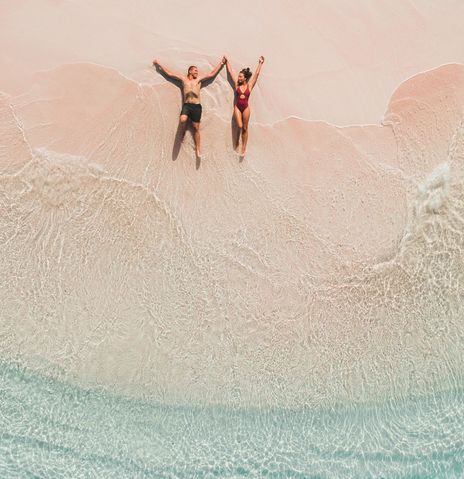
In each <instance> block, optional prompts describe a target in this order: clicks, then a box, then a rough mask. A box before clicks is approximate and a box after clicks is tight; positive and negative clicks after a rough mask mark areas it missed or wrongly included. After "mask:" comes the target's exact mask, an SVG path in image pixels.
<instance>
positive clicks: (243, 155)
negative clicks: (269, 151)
mask: <svg viewBox="0 0 464 479" xmlns="http://www.w3.org/2000/svg"><path fill="white" fill-rule="evenodd" d="M245 155H246V150H243V149H242V152H241V153H240V156H242V157H245Z"/></svg>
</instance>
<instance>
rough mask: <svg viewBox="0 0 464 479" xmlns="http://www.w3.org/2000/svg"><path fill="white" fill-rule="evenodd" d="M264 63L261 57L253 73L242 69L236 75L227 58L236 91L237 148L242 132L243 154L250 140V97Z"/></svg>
mask: <svg viewBox="0 0 464 479" xmlns="http://www.w3.org/2000/svg"><path fill="white" fill-rule="evenodd" d="M263 63H264V57H263V56H260V57H259V63H258V67H257V68H256V72H255V74H254V75H253V74H252V72H251V71H250V69H249V68H244V69H243V70H240V73H239V74H238V76H235V75H234V72H233V71H232V67H231V66H230V62H229V60H228V59H227V58H226V65H227V73H228V74H229V76H230V78H231V80H232V82H233V88H234V91H235V101H234V118H235V121H236V122H237V126H238V128H239V132H238V136H237V139H236V142H235V149H236V150H238V147H239V143H240V133H241V136H242V151H241V156H245V153H246V147H247V141H248V122H249V121H250V106H249V105H248V98H249V97H250V93H251V90H253V88H254V86H255V84H256V81H257V80H258V76H259V73H260V72H261V67H262V66H263Z"/></svg>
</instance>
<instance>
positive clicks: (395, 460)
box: [0, 362, 464, 479]
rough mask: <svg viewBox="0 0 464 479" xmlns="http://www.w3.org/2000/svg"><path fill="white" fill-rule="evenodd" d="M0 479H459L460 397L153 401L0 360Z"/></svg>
mask: <svg viewBox="0 0 464 479" xmlns="http://www.w3.org/2000/svg"><path fill="white" fill-rule="evenodd" d="M0 372H1V396H0V398H1V399H0V411H1V416H0V428H1V429H0V430H1V433H0V477H2V478H62V477H63V478H65V477H66V478H80V477H82V478H84V477H85V478H92V477H96V478H107V477H108V478H113V477H114V478H116V477H117V478H172V479H174V478H188V479H196V478H205V479H206V478H239V477H248V478H273V479H285V478H335V477H340V478H349V477H378V478H461V477H464V400H463V399H464V391H463V390H462V389H453V390H448V391H444V392H441V393H436V394H433V395H429V396H424V397H411V398H408V399H402V400H396V401H395V400H390V401H388V402H383V403H379V402H377V403H368V404H365V403H358V404H354V403H353V404H339V405H337V406H334V407H330V408H329V407H328V408H313V409H311V408H303V409H295V410H284V409H266V410H265V409H243V408H227V407H219V406H218V407H214V406H205V407H182V406H166V405H163V404H155V403H151V402H149V401H140V400H133V399H128V398H124V397H119V396H116V395H112V394H109V393H108V392H105V391H102V390H85V389H81V388H78V387H75V386H73V385H70V384H67V383H65V382H60V381H58V380H56V379H50V378H48V377H45V376H42V375H40V374H38V373H35V372H31V371H29V370H25V369H24V368H22V367H20V366H18V365H16V364H12V363H7V362H1V363H0Z"/></svg>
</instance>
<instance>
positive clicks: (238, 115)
mask: <svg viewBox="0 0 464 479" xmlns="http://www.w3.org/2000/svg"><path fill="white" fill-rule="evenodd" d="M234 117H235V123H237V128H238V132H237V137H236V139H235V145H234V148H235V150H238V147H239V144H240V135H241V132H242V128H243V120H242V112H241V111H240V110H239V109H238V108H237V107H234Z"/></svg>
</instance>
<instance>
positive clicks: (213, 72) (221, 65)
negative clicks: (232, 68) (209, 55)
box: [198, 57, 226, 82]
mask: <svg viewBox="0 0 464 479" xmlns="http://www.w3.org/2000/svg"><path fill="white" fill-rule="evenodd" d="M225 63H226V57H222V58H221V61H220V62H219V63H218V64H217V65H216V66H215V67H214V68H213V69H212V70H211V71H210V72H209V73H208V74H207V75H204V76H202V77H200V78H199V79H198V81H200V82H202V81H205V80H209V79H210V78H214V77H215V76H216V75H217V74H218V73H219V70H220V69H221V68H222V67H223V66H224V64H225Z"/></svg>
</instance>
